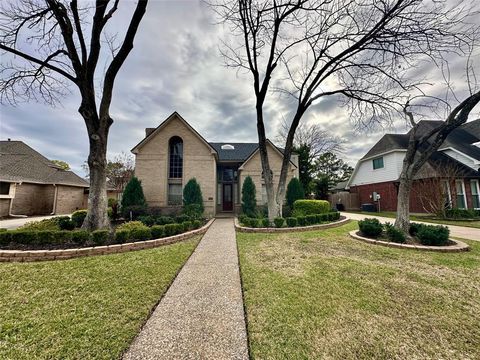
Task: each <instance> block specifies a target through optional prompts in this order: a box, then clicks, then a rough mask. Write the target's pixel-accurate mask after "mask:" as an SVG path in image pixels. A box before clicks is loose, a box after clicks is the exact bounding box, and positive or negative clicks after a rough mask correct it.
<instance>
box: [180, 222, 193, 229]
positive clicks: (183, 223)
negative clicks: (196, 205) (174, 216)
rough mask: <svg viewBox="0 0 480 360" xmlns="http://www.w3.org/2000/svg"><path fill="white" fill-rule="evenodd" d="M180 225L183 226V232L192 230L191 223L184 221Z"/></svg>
mask: <svg viewBox="0 0 480 360" xmlns="http://www.w3.org/2000/svg"><path fill="white" fill-rule="evenodd" d="M182 225H183V231H189V230H192V228H193V227H192V226H193V225H192V222H191V221H184V222H182Z"/></svg>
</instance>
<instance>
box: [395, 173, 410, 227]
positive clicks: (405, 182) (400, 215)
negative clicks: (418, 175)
mask: <svg viewBox="0 0 480 360" xmlns="http://www.w3.org/2000/svg"><path fill="white" fill-rule="evenodd" d="M411 189H412V180H411V179H410V178H408V177H407V176H403V177H401V178H400V185H399V187H398V200H397V217H396V219H395V227H396V228H398V229H400V230H402V231H403V232H404V233H405V234H408V230H409V228H410V190H411Z"/></svg>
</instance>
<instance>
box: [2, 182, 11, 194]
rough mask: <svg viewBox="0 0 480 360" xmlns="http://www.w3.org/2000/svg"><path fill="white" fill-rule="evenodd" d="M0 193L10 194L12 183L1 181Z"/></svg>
mask: <svg viewBox="0 0 480 360" xmlns="http://www.w3.org/2000/svg"><path fill="white" fill-rule="evenodd" d="M0 195H10V183H8V182H3V181H2V182H0Z"/></svg>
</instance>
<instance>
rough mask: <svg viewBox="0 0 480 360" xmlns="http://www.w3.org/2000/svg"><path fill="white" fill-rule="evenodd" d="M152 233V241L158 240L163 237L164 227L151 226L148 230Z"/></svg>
mask: <svg viewBox="0 0 480 360" xmlns="http://www.w3.org/2000/svg"><path fill="white" fill-rule="evenodd" d="M150 231H151V233H152V239H160V238H162V237H164V236H165V226H164V225H153V226H152V227H151V228H150Z"/></svg>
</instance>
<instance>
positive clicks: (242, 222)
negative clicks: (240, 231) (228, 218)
mask: <svg viewBox="0 0 480 360" xmlns="http://www.w3.org/2000/svg"><path fill="white" fill-rule="evenodd" d="M245 219H248V216H247V215H245V214H242V215H239V216H238V221H239V222H240V224H245Z"/></svg>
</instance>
